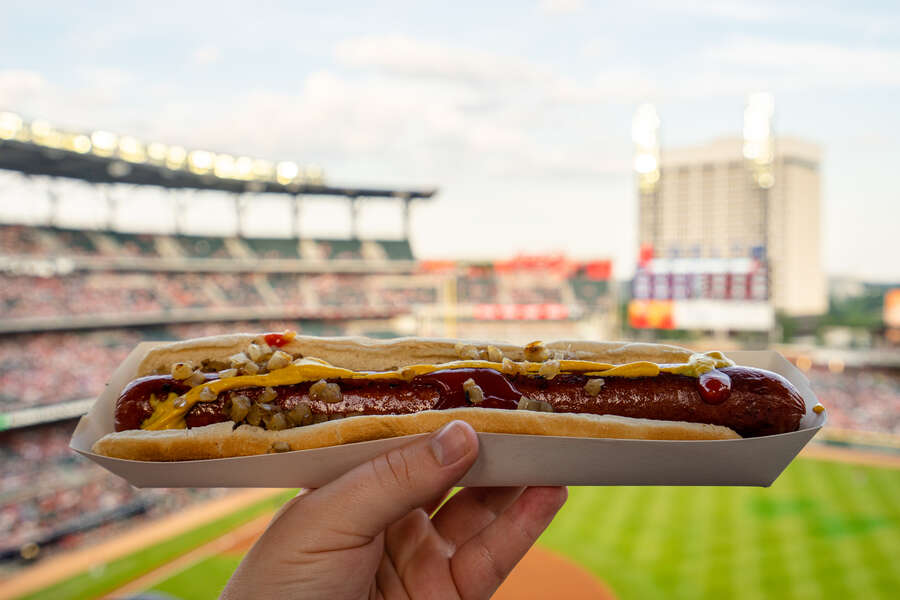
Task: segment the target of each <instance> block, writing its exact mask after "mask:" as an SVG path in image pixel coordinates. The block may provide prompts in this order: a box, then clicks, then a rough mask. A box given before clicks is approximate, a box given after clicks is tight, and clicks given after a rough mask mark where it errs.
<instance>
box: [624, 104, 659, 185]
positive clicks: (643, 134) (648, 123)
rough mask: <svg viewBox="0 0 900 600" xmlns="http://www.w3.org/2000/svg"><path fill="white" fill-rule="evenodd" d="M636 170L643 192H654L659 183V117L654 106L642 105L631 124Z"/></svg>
mask: <svg viewBox="0 0 900 600" xmlns="http://www.w3.org/2000/svg"><path fill="white" fill-rule="evenodd" d="M631 139H632V140H633V141H634V146H635V153H634V170H635V171H636V172H637V174H638V184H639V185H640V187H641V190H642V191H653V189H654V188H655V187H656V183H657V182H658V181H659V115H658V114H657V113H656V108H655V107H654V106H653V105H652V104H642V105H640V106H639V107H638V109H637V111H635V113H634V119H633V120H632V122H631Z"/></svg>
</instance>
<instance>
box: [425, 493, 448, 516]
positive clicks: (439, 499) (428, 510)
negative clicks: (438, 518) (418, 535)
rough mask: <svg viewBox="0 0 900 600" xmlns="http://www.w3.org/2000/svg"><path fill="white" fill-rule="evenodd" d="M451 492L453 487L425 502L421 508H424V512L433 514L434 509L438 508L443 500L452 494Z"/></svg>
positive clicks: (429, 514)
mask: <svg viewBox="0 0 900 600" xmlns="http://www.w3.org/2000/svg"><path fill="white" fill-rule="evenodd" d="M452 493H453V488H450V489H449V490H446V491H444V493H443V494H441V495H440V496H438V497H437V498H435V499H434V500H432V501H431V502H428V503H426V504H425V505H424V506H423V507H422V510H424V511H425V512H426V513H428V516H431V515H433V514H434V513H435V511H436V510H437V509H439V508H440V507H441V505H442V504H444V502H445V501H446V500H447V498H449V497H450V494H452Z"/></svg>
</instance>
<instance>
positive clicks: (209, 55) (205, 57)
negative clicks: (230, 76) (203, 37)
mask: <svg viewBox="0 0 900 600" xmlns="http://www.w3.org/2000/svg"><path fill="white" fill-rule="evenodd" d="M221 58H222V50H221V49H220V48H219V47H218V46H213V45H211V44H206V45H203V46H199V47H197V48H195V49H194V51H193V52H191V62H192V63H194V64H195V65H198V66H207V65H213V64H216V63H217V62H219V60H221Z"/></svg>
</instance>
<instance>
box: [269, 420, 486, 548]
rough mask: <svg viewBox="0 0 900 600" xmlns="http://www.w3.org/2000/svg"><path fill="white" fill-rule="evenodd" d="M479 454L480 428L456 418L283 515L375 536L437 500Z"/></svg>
mask: <svg viewBox="0 0 900 600" xmlns="http://www.w3.org/2000/svg"><path fill="white" fill-rule="evenodd" d="M477 455H478V437H477V436H476V435H475V430H473V429H472V427H471V425H469V424H468V423H464V422H462V421H453V422H451V423H448V424H447V425H446V426H444V427H443V428H442V429H440V430H439V431H437V432H436V433H433V434H431V435H430V436H428V437H426V438H423V439H418V440H415V441H413V442H411V443H409V444H407V445H406V446H402V447H400V448H396V449H394V450H391V451H389V452H387V453H386V454H382V455H381V456H378V457H376V458H374V459H372V460H370V461H368V462H366V463H364V464H362V465H360V466H358V467H356V468H355V469H353V470H352V471H350V472H349V473H347V474H345V475H343V476H342V477H340V478H338V479H336V480H335V481H333V482H331V483H329V484H328V485H326V486H324V487H321V488H319V489H318V490H316V491H315V492H312V493H311V494H309V495H308V496H306V497H305V498H304V501H303V502H302V504H301V505H299V506H302V510H298V511H288V512H286V513H285V515H284V518H288V517H289V516H291V515H293V514H294V513H295V512H296V513H297V521H298V522H297V525H298V527H299V526H301V525H302V524H303V523H306V524H308V523H310V522H311V521H312V522H317V523H322V524H323V525H324V524H331V525H330V529H331V532H332V533H334V534H340V535H341V536H342V537H343V538H344V540H345V541H347V537H351V538H352V537H356V538H366V539H371V538H373V537H374V536H375V535H377V534H378V533H379V532H381V531H384V529H385V528H386V527H387V526H388V525H390V524H391V523H393V522H394V521H397V520H398V519H400V518H401V517H403V516H404V515H406V514H407V513H409V512H410V511H413V510H415V509H417V508H418V507H420V506H425V505H427V504H429V503H430V502H434V499H435V498H438V497H440V495H441V494H442V493H443V492H444V491H445V490H447V489H449V488H451V487H452V486H453V484H454V483H456V482H457V481H459V479H460V478H461V477H462V476H463V475H464V474H465V472H466V471H468V470H469V467H471V466H472V464H473V463H474V462H475V458H476V457H477ZM295 506H298V505H295ZM320 541H322V542H324V540H320ZM365 541H366V540H365V539H357V543H365Z"/></svg>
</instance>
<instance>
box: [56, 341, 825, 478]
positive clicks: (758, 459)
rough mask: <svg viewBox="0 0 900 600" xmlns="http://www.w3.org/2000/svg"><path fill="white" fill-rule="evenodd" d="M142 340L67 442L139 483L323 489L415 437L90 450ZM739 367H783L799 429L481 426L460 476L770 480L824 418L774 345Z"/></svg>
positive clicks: (748, 354) (140, 353)
mask: <svg viewBox="0 0 900 600" xmlns="http://www.w3.org/2000/svg"><path fill="white" fill-rule="evenodd" d="M156 345H160V344H159V343H150V342H147V343H143V344H140V345H138V347H137V348H135V350H134V351H133V352H132V353H131V354H130V355H129V356H128V358H126V359H125V361H124V362H123V363H122V364H121V365H120V366H119V368H118V369H116V371H115V373H113V375H112V377H111V378H110V381H109V383H108V384H107V386H106V389H105V390H104V392H103V393H102V394H101V395H100V397H99V398H98V399H97V401H96V402H95V403H94V405H93V407H92V408H91V410H90V412H88V414H86V415H85V416H83V417H82V418H81V421H80V422H79V423H78V427H77V428H76V429H75V433H74V434H73V435H72V441H71V447H72V448H73V449H74V450H76V451H77V452H79V453H80V454H83V455H84V456H87V457H88V458H90V459H91V460H93V461H94V462H96V463H97V464H99V465H100V466H102V467H104V468H105V469H107V470H109V471H111V472H113V473H115V474H116V475H119V476H121V477H123V478H125V479H126V480H128V482H129V483H131V484H132V485H134V486H137V487H307V488H314V487H320V486H322V485H324V484H325V483H328V482H329V481H331V480H333V479H335V478H336V477H337V476H339V475H340V474H342V473H344V472H346V471H348V470H349V469H351V468H353V467H354V466H356V465H358V464H360V463H362V462H364V461H366V460H368V459H370V458H372V457H374V456H377V455H378V454H381V453H382V452H385V451H386V450H389V449H391V448H394V447H396V446H400V445H402V444H405V443H407V442H408V441H409V440H410V439H412V438H413V437H415V436H407V437H402V438H392V439H386V440H375V441H371V442H360V443H356V444H347V445H344V446H334V447H330V448H320V449H316V450H301V451H295V452H285V453H281V454H265V455H259V456H245V457H239V458H220V459H216V460H194V461H184V462H143V461H134V460H123V459H119V458H109V457H106V456H100V455H98V454H94V453H92V452H91V447H92V446H93V444H94V442H95V441H97V440H98V439H100V438H101V437H103V436H104V435H105V434H107V433H111V432H112V431H113V430H114V428H113V407H114V405H115V401H116V398H117V396H118V393H119V392H120V391H121V390H122V388H123V387H124V386H125V385H126V384H127V383H128V382H129V381H131V380H132V379H134V378H135V376H136V373H137V366H138V364H139V363H140V361H141V359H142V358H143V357H144V355H145V354H146V352H147V351H148V350H149V349H150V348H151V347H153V346H156ZM728 356H729V358H731V359H732V360H734V361H735V362H736V363H737V364H739V365H746V366H751V367H759V368H762V369H768V370H770V371H774V372H776V373H780V374H781V375H783V376H784V377H786V378H787V379H788V380H790V381H791V383H793V384H794V386H796V388H797V390H798V391H799V392H800V395H801V396H803V400H804V401H805V402H806V416H804V417H803V420H802V421H801V422H800V429H799V430H798V431H795V432H792V433H782V434H779V435H770V436H765V437H757V438H746V439H738V440H714V441H657V440H616V439H594V438H571V437H550V436H539V435H511V434H498V433H479V434H478V438H479V441H480V443H481V451H480V453H479V456H478V460H477V462H476V463H475V465H474V466H473V467H472V469H471V470H470V471H469V472H468V473H467V474H466V476H465V477H464V478H463V479H462V481H461V482H460V485H464V486H508V485H754V486H769V485H771V484H772V482H773V481H775V479H776V478H777V477H778V475H780V474H781V472H782V471H783V470H784V469H785V467H787V465H788V464H789V463H790V462H791V460H793V458H794V457H795V456H796V455H797V454H798V453H799V452H800V450H801V449H802V448H803V446H805V445H806V443H807V442H809V440H811V439H812V437H813V436H814V435H815V434H816V432H817V431H818V430H819V429H821V428H822V426H823V425H824V424H825V420H826V417H825V415H826V413H822V414H816V413H814V412H813V411H812V407H813V406H815V404H816V402H817V400H816V397H815V394H813V392H812V390H811V389H810V387H809V382H808V381H807V380H806V377H804V376H803V374H802V373H800V371H798V370H797V369H796V368H795V367H794V366H793V365H792V364H791V363H789V362H788V361H787V360H785V358H784V357H782V356H781V355H780V354H778V353H777V352H774V351H742V352H729V353H728Z"/></svg>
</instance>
